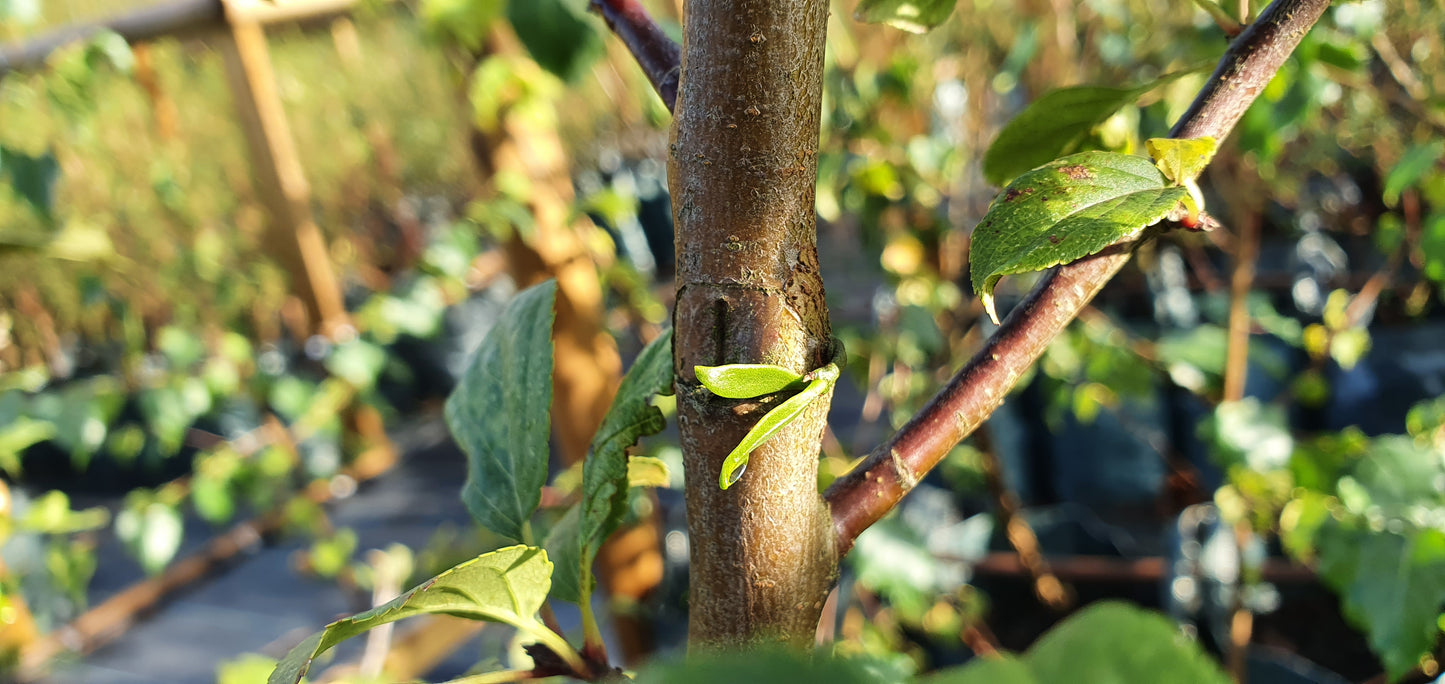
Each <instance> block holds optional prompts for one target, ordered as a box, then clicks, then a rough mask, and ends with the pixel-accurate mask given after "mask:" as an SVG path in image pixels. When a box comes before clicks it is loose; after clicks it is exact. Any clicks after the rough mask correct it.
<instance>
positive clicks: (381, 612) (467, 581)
mask: <svg viewBox="0 0 1445 684" xmlns="http://www.w3.org/2000/svg"><path fill="white" fill-rule="evenodd" d="M551 575H552V563H551V562H550V561H548V560H547V553H546V552H545V551H543V550H541V549H536V548H532V547H528V546H511V547H508V548H505V549H498V550H496V551H493V552H491V553H487V554H483V555H481V556H478V557H477V558H474V559H472V560H469V561H467V562H465V563H462V564H461V565H458V566H456V567H454V568H452V569H450V570H447V571H446V572H443V573H441V574H440V575H437V576H436V577H433V578H431V579H429V580H427V581H426V582H423V583H422V584H421V585H420V586H418V587H416V588H414V589H412V590H411V591H408V592H406V593H405V594H402V595H401V596H398V597H396V598H395V599H393V600H392V601H390V602H388V603H386V604H384V605H380V606H377V607H376V608H373V609H371V610H368V611H366V612H364V613H360V614H357V615H353V616H351V617H348V618H342V619H340V620H337V621H336V622H333V623H331V624H329V625H327V626H326V629H324V630H322V631H320V632H317V633H315V634H312V635H311V636H310V637H307V638H306V640H305V641H303V642H301V643H300V644H299V645H298V646H296V647H295V648H293V649H291V652H290V653H287V654H286V657H285V658H283V659H282V660H281V662H280V664H278V665H277V666H276V670H275V671H274V672H272V673H271V677H270V678H269V679H268V680H267V681H268V682H269V684H295V683H296V682H298V681H300V679H301V677H302V675H305V674H306V671H307V670H308V669H309V668H310V667H311V663H312V661H313V660H315V659H316V657H317V656H319V655H321V654H322V653H324V652H326V651H327V650H328V649H330V648H331V647H332V646H335V645H336V644H338V643H341V642H342V641H345V640H346V639H349V638H351V637H353V636H356V635H358V634H361V633H363V632H366V631H367V630H370V629H372V628H374V627H379V626H381V625H384V624H387V623H390V622H396V621H397V620H401V619H403V618H407V617H411V616H413V615H425V614H437V613H443V614H446V615H454V616H458V617H463V618H467V619H469V620H484V621H487V622H501V623H505V624H508V625H511V626H513V627H516V628H517V629H518V630H520V631H522V632H524V633H526V634H528V635H530V636H533V637H537V638H540V639H543V640H544V641H546V640H547V639H548V637H547V636H546V635H552V637H556V635H555V634H552V632H551V631H550V630H548V629H547V628H546V627H544V626H542V624H541V623H540V622H539V621H538V620H537V611H538V610H539V609H540V608H541V607H542V603H543V602H544V601H545V600H546V599H547V589H548V587H549V586H551V579H550V578H551ZM556 639H557V640H560V637H556ZM554 643H555V642H554ZM549 645H551V644H550V643H549Z"/></svg>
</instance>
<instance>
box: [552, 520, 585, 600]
mask: <svg viewBox="0 0 1445 684" xmlns="http://www.w3.org/2000/svg"><path fill="white" fill-rule="evenodd" d="M581 521H582V504H581V503H578V504H576V505H574V506H572V507H571V508H569V509H567V513H566V514H565V515H563V516H562V519H561V520H558V521H557V522H556V523H554V524H553V525H552V529H550V530H548V531H547V539H546V540H545V541H543V542H542V546H543V548H545V549H547V557H548V558H551V559H552V562H553V563H554V564H555V565H556V566H557V567H556V570H555V571H554V572H553V573H552V598H554V599H557V600H558V601H568V602H570V603H581V602H582V544H581V539H582V530H581ZM587 567H588V568H589V569H590V568H591V563H590V562H589V563H588V565H587ZM589 575H590V573H589ZM589 589H590V587H589Z"/></svg>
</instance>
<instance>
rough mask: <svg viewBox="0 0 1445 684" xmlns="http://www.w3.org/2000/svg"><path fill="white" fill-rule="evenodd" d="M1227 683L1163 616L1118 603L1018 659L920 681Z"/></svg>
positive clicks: (1073, 620) (1093, 608) (1058, 630)
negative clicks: (1164, 675) (1165, 680)
mask: <svg viewBox="0 0 1445 684" xmlns="http://www.w3.org/2000/svg"><path fill="white" fill-rule="evenodd" d="M1166 672H1167V673H1168V677H1167V680H1168V681H1169V682H1170V684H1226V683H1227V682H1229V681H1230V680H1229V678H1228V677H1227V676H1225V674H1224V672H1222V671H1220V669H1219V666H1218V665H1216V664H1215V662H1214V661H1213V660H1211V659H1210V658H1209V656H1208V655H1206V654H1205V653H1204V651H1203V650H1202V649H1200V648H1199V646H1198V644H1196V643H1195V642H1194V641H1192V640H1189V639H1186V638H1185V637H1184V636H1183V635H1181V634H1180V633H1179V628H1178V627H1177V626H1175V624H1174V623H1172V622H1170V621H1169V620H1168V619H1167V618H1165V617H1164V616H1163V615H1160V614H1158V613H1154V612H1151V611H1147V610H1141V609H1139V608H1137V607H1135V606H1132V605H1129V604H1127V603H1122V602H1119V601H1101V602H1099V603H1094V604H1092V605H1090V606H1088V607H1087V608H1084V609H1083V610H1080V611H1079V612H1077V613H1075V614H1073V615H1072V616H1070V617H1069V618H1068V619H1066V620H1064V621H1063V622H1061V623H1059V624H1058V625H1057V626H1056V627H1054V628H1053V629H1051V630H1049V631H1048V632H1047V633H1045V634H1044V635H1043V636H1042V637H1039V640H1038V641H1036V642H1034V645H1033V647H1031V648H1030V649H1029V651H1028V653H1026V654H1024V655H1023V656H1022V657H1020V658H1017V659H1014V658H1008V657H1006V658H1005V659H1004V660H997V661H989V660H975V661H974V662H972V663H969V664H968V665H965V666H963V667H957V668H953V669H949V670H945V671H943V672H940V673H938V674H935V675H933V676H932V677H929V678H926V679H923V680H921V681H922V682H925V683H926V684H986V683H987V684H992V683H993V682H997V683H999V684H1035V683H1036V682H1127V683H1133V682H1155V681H1161V679H1160V677H1161V673H1166Z"/></svg>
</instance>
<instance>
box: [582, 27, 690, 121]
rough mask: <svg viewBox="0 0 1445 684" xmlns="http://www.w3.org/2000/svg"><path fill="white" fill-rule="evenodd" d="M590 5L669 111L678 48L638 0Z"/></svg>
mask: <svg viewBox="0 0 1445 684" xmlns="http://www.w3.org/2000/svg"><path fill="white" fill-rule="evenodd" d="M591 9H592V11H593V12H596V13H598V14H600V15H602V19H603V21H606V22H607V28H610V29H612V32H613V33H615V34H617V37H618V39H620V40H621V41H622V44H623V45H626V46H627V49H628V51H629V52H631V53H632V56H633V58H635V59H636V60H637V65H638V66H640V67H642V72H643V73H644V74H647V80H648V81H650V82H652V88H653V89H654V90H656V91H657V94H658V95H659V96H661V97H662V103H663V104H665V105H667V111H669V112H670V111H672V110H673V105H674V104H676V103H677V81H678V74H679V73H680V72H681V66H682V48H681V47H680V46H679V45H678V44H677V43H674V42H673V41H672V39H671V38H668V37H667V34H665V33H663V32H662V29H660V28H658V26H657V22H655V21H653V20H652V16H651V15H649V14H648V13H647V10H646V9H643V7H642V3H641V2H639V1H638V0H592V4H591Z"/></svg>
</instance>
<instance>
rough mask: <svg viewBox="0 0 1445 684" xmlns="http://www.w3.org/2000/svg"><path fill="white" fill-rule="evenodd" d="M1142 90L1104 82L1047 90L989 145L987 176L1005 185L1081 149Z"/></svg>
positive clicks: (1009, 123) (986, 162) (984, 161)
mask: <svg viewBox="0 0 1445 684" xmlns="http://www.w3.org/2000/svg"><path fill="white" fill-rule="evenodd" d="M1151 85H1152V84H1151ZM1140 94H1141V93H1140V91H1139V89H1138V88H1106V87H1102V86H1076V87H1073V88H1059V89H1058V90H1050V91H1049V92H1047V93H1044V95H1043V96H1042V97H1040V98H1039V99H1037V100H1034V101H1033V102H1032V103H1031V104H1029V106H1027V107H1025V108H1024V110H1023V111H1022V112H1019V114H1018V116H1015V117H1014V118H1012V119H1010V120H1009V122H1008V123H1007V124H1005V125H1004V127H1003V129H1001V130H1000V131H999V132H998V137H996V138H994V139H993V144H991V145H989V146H988V151H987V152H984V154H983V176H984V178H986V179H988V182H990V183H992V184H994V185H1000V186H1001V185H1003V184H1005V183H1007V182H1008V181H1009V180H1010V179H1013V178H1015V177H1017V176H1019V175H1021V174H1023V173H1025V172H1026V171H1028V170H1030V169H1034V168H1038V167H1039V166H1041V165H1043V164H1046V163H1048V162H1049V160H1051V159H1057V158H1058V157H1060V156H1062V155H1065V154H1069V153H1071V152H1076V151H1078V149H1079V145H1080V144H1082V143H1083V141H1084V139H1085V138H1086V137H1087V136H1088V134H1089V131H1091V130H1093V129H1094V127H1095V126H1098V125H1099V124H1101V123H1104V120H1106V119H1108V118H1109V117H1111V116H1113V115H1114V112H1117V111H1119V108H1120V107H1123V106H1124V105H1127V104H1129V103H1130V102H1133V101H1134V100H1135V99H1137V98H1138V97H1139V95H1140Z"/></svg>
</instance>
